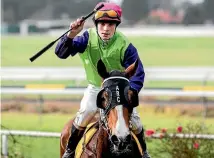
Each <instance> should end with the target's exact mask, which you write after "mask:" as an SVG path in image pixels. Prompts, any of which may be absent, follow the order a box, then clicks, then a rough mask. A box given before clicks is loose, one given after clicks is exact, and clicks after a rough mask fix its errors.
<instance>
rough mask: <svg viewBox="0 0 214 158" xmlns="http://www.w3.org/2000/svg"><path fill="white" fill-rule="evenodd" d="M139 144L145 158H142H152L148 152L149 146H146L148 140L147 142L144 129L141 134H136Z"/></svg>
mask: <svg viewBox="0 0 214 158" xmlns="http://www.w3.org/2000/svg"><path fill="white" fill-rule="evenodd" d="M136 136H137V138H138V140H139V143H140V145H141V147H142V149H143V156H142V158H151V157H150V155H149V153H148V151H147V146H146V140H145V136H144V129H143V128H142V130H141V132H140V133H139V134H136Z"/></svg>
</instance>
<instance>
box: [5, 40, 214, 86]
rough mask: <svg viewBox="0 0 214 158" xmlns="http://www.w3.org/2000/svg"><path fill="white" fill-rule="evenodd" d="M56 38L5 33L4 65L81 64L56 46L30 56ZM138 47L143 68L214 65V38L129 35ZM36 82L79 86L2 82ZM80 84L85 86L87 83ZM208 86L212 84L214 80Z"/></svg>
mask: <svg viewBox="0 0 214 158" xmlns="http://www.w3.org/2000/svg"><path fill="white" fill-rule="evenodd" d="M54 39H55V37H45V36H29V37H19V36H3V37H2V54H1V55H2V58H1V59H2V62H1V63H2V64H1V65H2V66H3V67H4V66H16V67H19V66H29V67H37V66H51V67H55V66H56V67H66V66H82V63H81V61H80V58H79V56H78V55H76V56H75V57H73V58H72V57H70V58H67V59H65V60H64V59H59V58H58V57H57V56H56V55H55V54H54V48H55V46H53V47H52V48H51V49H50V50H49V51H47V52H46V53H44V54H43V55H42V56H41V57H40V58H38V59H37V60H36V61H34V62H32V63H31V62H30V61H29V58H30V57H31V56H32V55H34V54H35V53H36V52H38V51H39V50H41V49H42V48H43V47H44V46H46V45H47V44H48V43H50V42H51V41H52V40H54ZM129 39H130V41H131V42H132V43H133V44H134V45H135V46H136V48H137V49H138V52H139V55H140V58H141V60H142V62H143V64H144V67H148V66H214V53H213V52H214V44H213V43H214V38H209V37H203V38H170V37H166V38H160V37H129ZM34 83H44V84H47V83H48V84H65V85H66V86H73V85H76V83H75V82H74V81H44V80H41V81H16V80H14V81H12V80H10V81H2V85H10V86H11V85H25V84H34ZM80 85H83V86H85V85H86V82H83V83H81V84H80ZM200 85H202V83H201V82H180V81H179V82H177V81H175V82H174V81H173V82H168V81H167V82H162V81H149V82H148V81H145V87H183V86H200ZM207 85H209V86H213V85H214V82H208V83H207Z"/></svg>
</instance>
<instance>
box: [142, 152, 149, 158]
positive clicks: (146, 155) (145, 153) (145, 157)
mask: <svg viewBox="0 0 214 158" xmlns="http://www.w3.org/2000/svg"><path fill="white" fill-rule="evenodd" d="M142 158H151V156H150V155H149V153H148V152H147V151H144V152H143V156H142Z"/></svg>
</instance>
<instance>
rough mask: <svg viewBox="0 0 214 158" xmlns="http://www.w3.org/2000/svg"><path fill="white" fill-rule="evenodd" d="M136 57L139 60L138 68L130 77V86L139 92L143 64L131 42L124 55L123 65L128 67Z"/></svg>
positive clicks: (141, 85)
mask: <svg viewBox="0 0 214 158" xmlns="http://www.w3.org/2000/svg"><path fill="white" fill-rule="evenodd" d="M136 59H138V60H139V62H138V68H137V70H136V73H135V75H134V76H132V77H131V78H130V84H131V88H133V89H135V90H137V91H138V92H140V90H141V88H142V87H143V84H144V77H145V72H144V68H143V64H142V62H141V60H140V58H139V56H138V52H137V49H136V48H135V47H134V46H133V45H132V44H129V46H128V48H127V49H126V52H125V55H124V60H123V66H124V67H125V68H127V67H129V66H130V65H131V64H133V63H134V62H135V61H136Z"/></svg>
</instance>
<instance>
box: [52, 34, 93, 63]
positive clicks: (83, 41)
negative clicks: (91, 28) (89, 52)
mask: <svg viewBox="0 0 214 158" xmlns="http://www.w3.org/2000/svg"><path fill="white" fill-rule="evenodd" d="M88 39H89V34H88V31H85V32H84V33H83V34H82V35H81V36H76V37H74V38H73V39H71V38H68V37H67V35H65V36H63V37H62V38H61V39H60V41H59V42H58V44H57V46H56V48H55V54H56V55H57V56H58V57H59V58H61V59H66V58H67V57H68V56H69V55H71V56H74V55H75V54H77V53H83V52H84V51H85V49H86V48H87V44H88Z"/></svg>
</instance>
